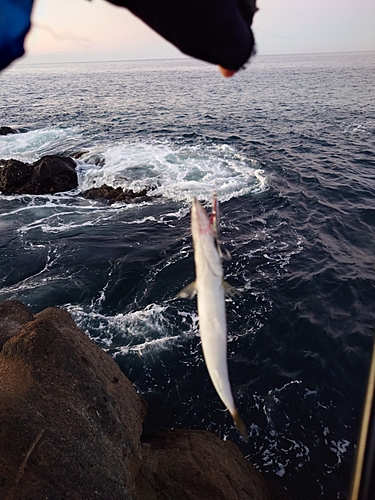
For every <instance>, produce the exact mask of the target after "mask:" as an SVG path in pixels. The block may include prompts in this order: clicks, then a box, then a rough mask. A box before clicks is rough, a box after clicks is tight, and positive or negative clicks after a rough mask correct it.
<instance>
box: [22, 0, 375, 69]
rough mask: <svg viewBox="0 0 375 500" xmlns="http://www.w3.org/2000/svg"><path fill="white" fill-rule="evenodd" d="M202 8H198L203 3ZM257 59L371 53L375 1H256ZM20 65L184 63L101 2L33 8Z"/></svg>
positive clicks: (44, 2)
mask: <svg viewBox="0 0 375 500" xmlns="http://www.w3.org/2000/svg"><path fill="white" fill-rule="evenodd" d="M202 1H204V0H202ZM257 5H258V7H259V11H258V12H257V13H256V14H255V17H254V21H253V31H254V34H255V39H256V44H257V53H258V54H259V55H268V54H297V53H318V52H351V51H370V50H375V0H257ZM32 23H33V27H32V29H31V32H30V33H29V35H28V37H27V41H26V52H27V56H26V57H24V58H23V59H22V62H23V63H35V62H76V61H112V60H126V59H130V60H132V59H165V58H179V57H184V56H183V54H181V52H179V51H178V50H177V49H176V48H175V47H174V46H173V45H171V44H170V43H169V42H167V41H165V40H164V39H163V38H161V37H160V36H159V35H158V34H156V33H155V32H153V31H152V30H151V29H150V28H149V27H148V26H146V25H145V24H144V23H143V22H142V21H140V20H139V19H138V18H136V17H135V16H133V15H132V14H131V13H130V12H129V11H127V10H126V9H124V8H120V7H116V6H113V5H112V4H110V3H108V2H106V1H104V0H92V1H88V0H35V5H34V9H33V15H32Z"/></svg>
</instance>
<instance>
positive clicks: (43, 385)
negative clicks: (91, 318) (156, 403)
mask: <svg viewBox="0 0 375 500" xmlns="http://www.w3.org/2000/svg"><path fill="white" fill-rule="evenodd" d="M1 346H2V349H1ZM0 349H1V351H0V380H1V383H0V498H2V499H4V500H24V499H27V500H40V499H41V498H47V499H51V500H55V499H56V500H60V499H61V500H63V499H69V500H70V499H72V500H91V499H98V500H109V499H111V500H162V499H163V500H190V499H191V500H193V499H194V500H196V499H199V500H213V499H215V500H232V499H233V500H234V499H236V500H242V499H243V500H245V499H246V500H269V499H270V496H269V493H268V490H267V487H266V484H265V481H264V478H263V477H262V476H261V474H260V473H259V472H258V471H256V469H255V468H254V467H253V466H252V465H251V463H250V462H248V461H247V460H246V459H245V458H244V457H243V455H242V454H241V452H240V451H239V449H238V448H237V446H236V445H235V444H233V443H231V442H230V441H225V442H224V441H221V440H220V439H218V438H217V437H215V436H214V435H213V434H211V433H210V432H208V431H194V430H173V431H172V430H160V431H158V432H156V433H154V434H152V435H148V436H143V438H142V437H141V433H142V422H143V420H144V416H145V412H146V406H145V403H144V402H143V400H142V399H141V398H140V397H139V396H138V395H137V393H136V391H135V389H134V387H133V385H132V384H131V383H130V382H129V380H128V379H127V378H126V377H125V375H124V374H123V373H122V372H121V370H120V368H119V367H118V365H117V364H116V363H115V362H114V361H113V359H112V358H111V357H110V356H109V355H108V354H106V353H105V352H104V351H103V350H102V349H100V348H99V347H98V346H97V345H96V344H95V343H93V342H92V341H90V340H89V338H88V337H87V336H86V335H85V334H84V333H83V332H82V331H81V330H79V328H78V327H77V326H76V324H75V323H74V321H73V320H72V318H71V317H70V316H69V314H68V313H67V312H66V311H64V310H61V309H58V308H48V309H45V310H44V311H42V312H40V313H38V314H36V315H33V314H32V313H31V312H30V311H29V310H28V309H27V308H26V307H25V306H24V305H23V304H21V303H20V302H18V301H7V302H3V303H2V304H0Z"/></svg>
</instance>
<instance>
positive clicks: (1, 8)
mask: <svg viewBox="0 0 375 500" xmlns="http://www.w3.org/2000/svg"><path fill="white" fill-rule="evenodd" d="M32 6H33V0H0V70H2V69H4V68H6V67H7V66H8V65H9V64H10V63H11V62H12V61H14V59H17V57H21V56H22V55H23V54H24V52H25V51H24V48H23V44H24V40H25V36H26V34H27V32H28V31H29V29H30V15H31V9H32Z"/></svg>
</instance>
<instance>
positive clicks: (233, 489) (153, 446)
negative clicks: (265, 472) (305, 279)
mask: <svg viewBox="0 0 375 500" xmlns="http://www.w3.org/2000/svg"><path fill="white" fill-rule="evenodd" d="M143 446H144V458H143V464H142V468H141V470H140V473H139V475H138V477H137V479H136V485H137V493H138V498H139V500H161V499H163V500H176V499H178V500H196V499H199V500H211V499H212V500H265V499H269V498H270V497H269V493H268V489H267V486H266V483H265V480H264V478H263V476H262V475H261V474H260V473H259V472H258V471H257V470H256V469H255V467H254V466H253V465H252V464H251V463H250V462H249V461H248V460H246V459H245V458H244V457H243V455H242V453H241V452H240V450H239V449H238V447H237V446H236V445H235V444H234V443H232V442H231V441H221V440H220V439H218V438H217V437H216V436H214V435H213V434H212V433H211V432H208V431H194V430H182V429H179V430H161V431H158V432H156V433H155V434H153V435H151V436H147V437H145V438H144V444H143Z"/></svg>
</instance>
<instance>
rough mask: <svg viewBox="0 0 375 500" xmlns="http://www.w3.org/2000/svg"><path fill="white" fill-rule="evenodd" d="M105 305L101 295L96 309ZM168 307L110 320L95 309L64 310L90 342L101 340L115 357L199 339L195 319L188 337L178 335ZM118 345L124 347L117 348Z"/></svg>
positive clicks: (152, 307) (153, 307) (151, 307)
mask: <svg viewBox="0 0 375 500" xmlns="http://www.w3.org/2000/svg"><path fill="white" fill-rule="evenodd" d="M102 301H103V296H102V295H101V296H100V298H99V299H98V301H97V303H96V305H100V303H101V302H102ZM168 307H169V306H168V305H160V304H155V303H152V304H149V305H147V306H146V307H145V308H143V309H139V310H136V311H130V312H128V313H118V314H115V315H113V316H109V315H105V314H102V313H100V312H98V311H96V310H95V305H92V306H91V307H90V308H89V309H85V308H83V307H81V306H79V305H72V304H67V305H66V306H65V308H66V309H67V310H68V312H69V313H70V314H71V315H72V317H73V319H74V320H75V322H76V323H77V325H78V326H79V327H80V328H81V329H82V330H84V331H86V333H87V334H88V335H89V336H90V338H92V339H94V340H95V341H98V340H100V341H101V342H102V344H103V345H104V346H105V348H107V349H110V350H111V354H112V356H113V357H116V356H118V355H119V354H128V353H129V352H137V353H138V354H139V355H142V354H145V353H148V352H156V351H160V350H165V349H169V348H170V346H171V345H172V344H175V343H176V342H180V341H181V340H182V337H183V336H186V335H189V334H192V335H196V321H195V318H192V326H191V329H190V331H188V333H186V329H185V331H184V332H180V330H178V331H179V334H176V333H175V331H174V330H175V329H174V327H173V325H172V324H171V323H170V320H169V318H168V313H167V311H168ZM172 317H173V315H172ZM115 339H117V341H115ZM119 339H120V341H119ZM117 343H120V344H121V345H116V344H117Z"/></svg>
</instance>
